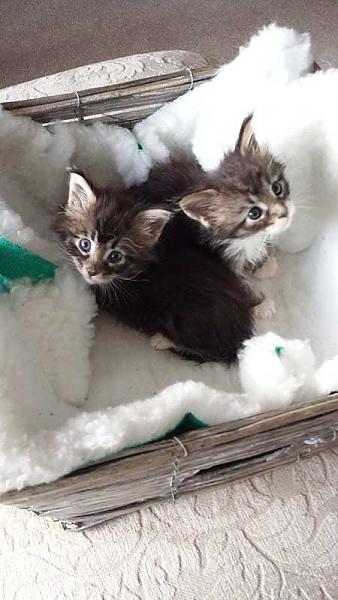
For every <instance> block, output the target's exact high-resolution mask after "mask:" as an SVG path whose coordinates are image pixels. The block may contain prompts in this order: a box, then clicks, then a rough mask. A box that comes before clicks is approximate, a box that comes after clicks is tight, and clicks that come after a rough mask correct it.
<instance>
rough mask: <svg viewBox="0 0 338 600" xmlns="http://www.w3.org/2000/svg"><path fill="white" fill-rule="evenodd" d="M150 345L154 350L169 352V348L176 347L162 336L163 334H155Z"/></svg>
mask: <svg viewBox="0 0 338 600" xmlns="http://www.w3.org/2000/svg"><path fill="white" fill-rule="evenodd" d="M150 345H151V347H152V348H154V350H169V348H174V347H175V345H174V344H173V342H171V341H170V340H169V339H168V338H166V337H165V336H164V335H162V333H155V335H153V336H152V337H151V338H150Z"/></svg>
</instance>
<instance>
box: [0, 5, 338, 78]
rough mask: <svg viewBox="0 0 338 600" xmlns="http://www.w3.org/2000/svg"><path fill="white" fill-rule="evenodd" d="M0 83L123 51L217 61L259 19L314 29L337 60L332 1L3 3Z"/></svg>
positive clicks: (337, 25) (328, 56)
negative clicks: (171, 52)
mask: <svg viewBox="0 0 338 600" xmlns="http://www.w3.org/2000/svg"><path fill="white" fill-rule="evenodd" d="M0 7H1V20H0V87H5V86H8V85H13V84H15V83H20V82H22V81H26V80H29V79H33V78H36V77H42V76H43V75H47V74H51V73H56V72H58V71H63V70H64V69H70V68H73V67H77V66H80V65H85V64H89V63H93V62H97V61H101V60H107V59H110V58H117V57H119V56H126V55H128V54H135V53H141V52H149V51H154V50H167V49H174V48H181V49H187V50H197V51H199V52H200V53H202V54H204V55H206V56H208V57H212V58H216V59H218V60H220V61H225V60H228V59H230V58H231V57H232V56H234V55H235V53H236V51H237V48H238V46H239V44H242V43H245V42H246V40H247V39H248V38H249V37H250V35H251V34H252V33H254V32H255V31H256V30H257V29H258V28H259V27H260V26H262V25H263V24H264V23H269V22H271V21H276V22H278V23H279V24H284V25H289V26H292V27H295V28H297V29H299V30H303V31H305V30H306V31H311V34H312V38H313V43H314V48H315V53H316V58H317V61H319V62H321V63H322V64H327V63H330V64H333V65H338V43H337V33H338V2H337V0H302V1H300V0H283V1H281V0H235V1H232V2H231V1H230V0H204V1H202V0H170V1H169V2H168V1H165V2H164V1H163V0H160V1H156V0H123V1H117V0H30V1H29V2H28V1H27V0H26V1H24V0H0Z"/></svg>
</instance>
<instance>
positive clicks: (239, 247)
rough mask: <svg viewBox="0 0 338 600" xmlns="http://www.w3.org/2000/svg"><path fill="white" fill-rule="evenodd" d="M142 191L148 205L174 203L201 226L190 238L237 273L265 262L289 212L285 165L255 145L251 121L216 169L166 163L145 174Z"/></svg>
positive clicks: (193, 163) (192, 163)
mask: <svg viewBox="0 0 338 600" xmlns="http://www.w3.org/2000/svg"><path fill="white" fill-rule="evenodd" d="M143 189H144V194H145V195H146V196H147V198H151V199H152V200H153V202H156V201H157V202H159V203H161V202H165V201H167V202H168V200H169V204H171V203H172V204H173V205H174V206H175V205H178V206H179V207H180V208H181V209H182V211H183V212H184V213H185V214H186V215H187V216H188V217H189V218H190V219H192V220H193V221H195V222H197V223H198V224H199V225H200V227H199V229H197V230H196V233H195V236H194V237H195V238H196V239H197V240H198V241H199V242H204V243H205V242H206V243H207V244H208V245H209V246H210V247H214V248H217V250H218V251H219V253H220V254H221V255H222V256H223V257H224V258H227V259H228V260H231V263H232V264H233V266H234V267H236V270H237V271H239V272H243V271H244V269H245V268H250V269H254V268H255V267H257V265H260V264H261V263H262V262H263V261H264V260H265V259H266V257H267V254H268V251H269V249H270V246H271V245H272V242H273V240H274V237H275V236H276V235H277V234H278V233H279V232H280V231H281V230H283V229H284V228H286V227H287V226H289V224H290V221H291V219H292V216H293V210H294V209H293V204H292V202H291V201H290V198H289V184H288V182H287V180H286V179H285V176H284V167H283V165H282V164H281V163H279V162H278V161H277V160H276V159H275V158H274V157H273V156H272V155H271V153H270V152H269V151H268V149H267V148H266V147H260V146H259V145H258V144H257V142H256V139H255V136H254V134H253V131H252V127H251V118H250V117H249V118H247V119H245V120H244V122H243V124H242V127H241V130H240V132H239V136H238V140H237V143H236V147H235V149H234V150H233V151H230V152H228V153H227V154H226V155H225V156H224V157H223V160H222V161H221V163H220V165H219V166H218V167H217V169H216V170H215V171H213V172H209V173H206V172H204V171H203V170H202V169H201V167H200V166H199V165H198V163H197V162H196V161H194V160H193V159H190V160H188V159H186V160H181V161H177V160H176V161H169V162H168V163H166V164H164V165H160V166H155V167H154V168H153V169H152V170H151V171H150V174H149V178H148V181H147V183H146V184H145V186H143Z"/></svg>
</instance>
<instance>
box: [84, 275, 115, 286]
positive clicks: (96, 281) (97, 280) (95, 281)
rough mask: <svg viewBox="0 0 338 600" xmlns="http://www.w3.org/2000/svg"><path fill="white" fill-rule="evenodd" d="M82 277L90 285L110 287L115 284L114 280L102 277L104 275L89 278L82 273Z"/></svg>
mask: <svg viewBox="0 0 338 600" xmlns="http://www.w3.org/2000/svg"><path fill="white" fill-rule="evenodd" d="M81 275H82V277H83V278H84V280H85V281H86V283H89V285H109V284H110V283H112V282H113V279H111V278H110V279H107V278H106V277H102V275H94V277H89V276H88V275H87V274H85V273H81Z"/></svg>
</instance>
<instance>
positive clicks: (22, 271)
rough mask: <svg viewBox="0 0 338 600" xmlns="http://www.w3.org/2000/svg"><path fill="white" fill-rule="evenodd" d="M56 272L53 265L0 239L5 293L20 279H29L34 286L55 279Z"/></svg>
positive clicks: (0, 274)
mask: <svg viewBox="0 0 338 600" xmlns="http://www.w3.org/2000/svg"><path fill="white" fill-rule="evenodd" d="M55 270H56V265H54V264H53V263H51V262H49V261H48V260H46V259H44V258H42V257H41V256H38V255H37V254H34V252H31V251H30V250H27V249H26V248H23V247H22V246H18V245H17V244H14V243H13V242H11V241H10V240H7V239H6V238H4V237H0V287H1V288H2V289H3V290H4V291H6V292H8V291H9V290H10V288H11V286H12V284H13V283H15V282H17V281H19V280H20V279H29V280H30V281H31V282H32V283H33V284H36V283H39V282H40V281H43V280H50V279H54V275H55Z"/></svg>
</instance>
